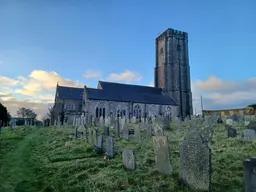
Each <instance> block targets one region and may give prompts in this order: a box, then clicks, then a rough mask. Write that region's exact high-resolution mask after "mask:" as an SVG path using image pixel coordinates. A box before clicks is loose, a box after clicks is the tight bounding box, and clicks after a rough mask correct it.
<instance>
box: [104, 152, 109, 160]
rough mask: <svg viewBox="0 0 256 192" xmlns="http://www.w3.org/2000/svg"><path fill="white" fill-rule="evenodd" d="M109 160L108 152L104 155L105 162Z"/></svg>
mask: <svg viewBox="0 0 256 192" xmlns="http://www.w3.org/2000/svg"><path fill="white" fill-rule="evenodd" d="M107 158H108V153H107V152H106V153H105V155H104V160H107Z"/></svg>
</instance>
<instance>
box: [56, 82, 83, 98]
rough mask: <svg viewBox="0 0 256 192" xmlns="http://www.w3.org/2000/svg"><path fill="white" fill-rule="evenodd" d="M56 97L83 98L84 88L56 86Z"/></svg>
mask: <svg viewBox="0 0 256 192" xmlns="http://www.w3.org/2000/svg"><path fill="white" fill-rule="evenodd" d="M56 92H57V93H56V99H68V100H81V101H82V100H83V92H84V88H76V87H63V86H59V85H58V86H57V90H56Z"/></svg>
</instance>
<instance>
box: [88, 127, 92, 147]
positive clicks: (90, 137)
mask: <svg viewBox="0 0 256 192" xmlns="http://www.w3.org/2000/svg"><path fill="white" fill-rule="evenodd" d="M88 142H89V143H92V128H88Z"/></svg>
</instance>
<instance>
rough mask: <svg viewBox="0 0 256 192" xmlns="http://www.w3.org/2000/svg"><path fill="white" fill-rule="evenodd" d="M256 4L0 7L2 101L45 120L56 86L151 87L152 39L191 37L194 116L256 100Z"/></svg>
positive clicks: (54, 1)
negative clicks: (170, 34)
mask: <svg viewBox="0 0 256 192" xmlns="http://www.w3.org/2000/svg"><path fill="white" fill-rule="evenodd" d="M255 9H256V1H255V0H245V1H239V0H232V1H231V0H226V1H220V0H216V1H205V0H195V1H187V2H184V1H171V0H166V1H165V0H163V1H147V3H145V2H142V1H140V2H138V1H135V0H130V1H120V0H108V1H105V0H86V1H82V0H81V1H80V0H77V1H70V0H62V1H58V0H51V1H49V0H44V1H32V0H28V1H20V0H13V1H9V0H1V1H0V24H1V26H0V27H1V30H0V102H1V103H3V104H4V105H6V106H7V107H8V110H9V111H10V112H11V114H12V115H15V114H16V111H17V109H18V108H19V107H28V108H31V109H34V110H35V111H36V112H37V113H38V114H39V116H40V117H43V116H44V115H45V114H46V112H47V108H48V105H50V104H51V103H53V99H54V94H55V88H56V84H57V82H59V84H60V85H63V86H77V87H82V86H83V85H87V86H90V87H96V85H97V81H98V80H107V81H114V82H123V83H133V84H139V85H152V84H153V81H154V80H153V78H154V65H155V38H156V37H157V36H158V35H159V34H161V33H162V32H163V31H165V30H166V29H167V28H174V29H178V30H181V31H186V32H188V34H189V57H190V67H191V81H192V91H193V101H194V109H196V111H197V113H199V112H201V111H200V95H203V102H204V108H205V109H221V108H236V107H244V106H245V105H247V104H250V103H255V98H256V74H255V71H256V65H255V58H254V54H255V50H256V38H255V30H256V20H255V18H256V12H255Z"/></svg>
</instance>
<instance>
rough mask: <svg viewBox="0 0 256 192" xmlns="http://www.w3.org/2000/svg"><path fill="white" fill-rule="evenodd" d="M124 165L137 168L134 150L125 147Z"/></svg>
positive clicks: (133, 168) (132, 168)
mask: <svg viewBox="0 0 256 192" xmlns="http://www.w3.org/2000/svg"><path fill="white" fill-rule="evenodd" d="M122 159H123V165H124V167H125V168H126V169H129V170H135V157H134V154H133V150H130V149H124V150H123V152H122Z"/></svg>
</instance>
